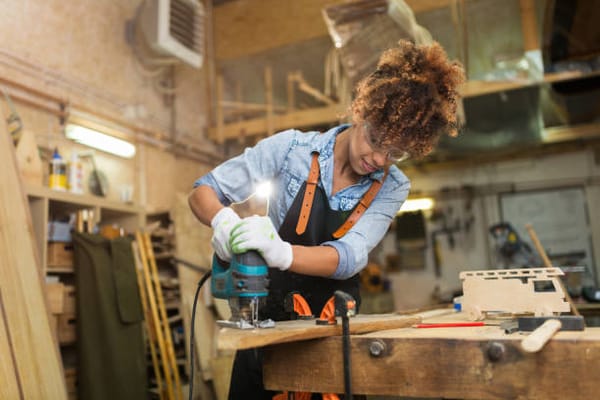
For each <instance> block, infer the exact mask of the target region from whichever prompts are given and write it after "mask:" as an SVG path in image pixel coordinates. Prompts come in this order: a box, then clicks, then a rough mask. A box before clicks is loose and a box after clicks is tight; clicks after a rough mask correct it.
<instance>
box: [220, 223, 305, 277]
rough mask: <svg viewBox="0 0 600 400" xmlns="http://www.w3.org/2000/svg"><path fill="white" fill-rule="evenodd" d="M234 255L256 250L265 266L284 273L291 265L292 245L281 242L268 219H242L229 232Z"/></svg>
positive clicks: (292, 256)
mask: <svg viewBox="0 0 600 400" xmlns="http://www.w3.org/2000/svg"><path fill="white" fill-rule="evenodd" d="M229 245H230V247H231V251H232V252H233V253H235V254H241V253H245V252H247V251H248V250H256V251H258V253H259V254H260V255H261V256H262V257H263V258H264V259H265V261H266V262H267V265H268V266H269V267H272V268H279V269H280V270H282V271H285V270H286V269H288V268H289V267H290V265H292V260H293V258H294V255H293V253H292V245H291V244H289V243H288V242H285V241H283V240H281V238H280V237H279V234H278V233H277V230H276V229H275V227H274V226H273V223H272V222H271V219H269V217H259V216H258V215H254V216H252V217H248V218H244V219H243V220H241V221H240V222H239V223H238V224H237V225H236V226H235V228H233V230H232V231H231V239H230V241H229Z"/></svg>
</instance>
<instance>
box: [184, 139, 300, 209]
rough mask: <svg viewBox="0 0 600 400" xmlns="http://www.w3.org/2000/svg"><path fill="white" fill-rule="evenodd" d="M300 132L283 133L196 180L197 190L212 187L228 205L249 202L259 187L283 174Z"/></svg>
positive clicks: (260, 143) (258, 144)
mask: <svg viewBox="0 0 600 400" xmlns="http://www.w3.org/2000/svg"><path fill="white" fill-rule="evenodd" d="M297 132H298V131H296V130H287V131H283V132H281V133H279V134H277V135H273V136H270V137H268V138H266V139H263V140H261V141H260V142H258V143H257V144H256V146H254V147H248V148H246V149H245V150H244V151H243V152H242V154H240V155H238V156H236V157H233V158H231V159H230V160H227V161H225V162H224V163H222V164H220V165H219V166H217V167H216V168H214V169H213V170H212V171H210V172H209V173H208V174H206V175H204V176H202V177H201V178H199V179H198V180H196V182H194V187H198V186H200V185H208V186H210V187H212V188H213V189H214V190H215V192H216V193H217V196H218V197H219V200H220V201H221V203H223V204H224V205H229V204H231V203H234V202H240V201H243V200H246V199H247V198H248V197H249V196H250V195H251V194H252V193H254V191H255V189H256V188H255V186H256V184H258V183H260V182H263V181H265V180H268V179H271V178H273V177H274V176H275V175H276V174H278V173H279V171H280V170H281V168H282V166H283V163H284V160H285V157H286V156H287V154H288V152H289V150H290V146H291V143H292V142H293V140H294V137H295V135H296V134H297Z"/></svg>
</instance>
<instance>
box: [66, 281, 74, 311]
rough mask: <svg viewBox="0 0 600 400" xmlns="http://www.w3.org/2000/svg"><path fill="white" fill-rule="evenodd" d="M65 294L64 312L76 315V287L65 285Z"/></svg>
mask: <svg viewBox="0 0 600 400" xmlns="http://www.w3.org/2000/svg"><path fill="white" fill-rule="evenodd" d="M63 290H64V293H63V312H64V313H69V314H75V312H76V300H75V286H73V285H64V288H63Z"/></svg>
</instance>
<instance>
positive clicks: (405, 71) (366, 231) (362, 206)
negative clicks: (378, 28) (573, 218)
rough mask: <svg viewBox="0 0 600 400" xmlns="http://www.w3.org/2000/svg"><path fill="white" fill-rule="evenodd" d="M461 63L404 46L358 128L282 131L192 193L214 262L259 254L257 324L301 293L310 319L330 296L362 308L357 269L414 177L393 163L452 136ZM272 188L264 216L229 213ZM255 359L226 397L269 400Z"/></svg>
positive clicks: (365, 98) (238, 368) (431, 49)
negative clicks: (262, 272)
mask: <svg viewBox="0 0 600 400" xmlns="http://www.w3.org/2000/svg"><path fill="white" fill-rule="evenodd" d="M463 81H464V73H463V70H462V67H461V66H460V65H459V64H458V63H456V62H451V61H449V60H448V58H447V56H446V54H445V52H444V50H443V49H442V48H441V46H440V45H439V44H437V43H433V44H431V45H427V46H417V45H415V44H413V43H411V42H408V41H401V42H400V43H399V46H398V47H396V48H393V49H390V50H387V51H386V52H385V53H383V54H382V56H381V58H380V60H379V62H378V65H377V69H376V70H375V71H374V72H373V73H372V74H370V75H369V76H367V77H366V78H364V79H363V80H362V81H361V82H360V83H359V84H358V85H357V88H356V96H355V99H354V101H353V102H352V105H351V121H352V124H351V125H340V126H337V127H334V128H332V129H330V130H329V131H327V132H325V133H319V132H306V133H303V132H300V131H297V130H287V131H284V132H281V133H278V134H276V135H273V136H271V137H269V138H266V139H264V140H262V141H260V142H259V143H258V144H257V145H256V146H254V147H253V148H248V149H246V150H245V151H244V152H243V153H242V154H241V155H239V156H237V157H235V158H233V159H230V160H228V161H226V162H224V163H223V164H221V165H219V166H218V167H216V168H215V169H214V170H213V171H211V172H210V173H209V174H207V175H205V176H203V177H202V178H200V179H198V180H197V181H196V183H195V189H194V191H193V192H192V193H191V195H190V197H189V203H190V207H191V209H192V211H193V212H194V214H195V215H196V216H197V217H198V219H199V220H200V221H201V222H203V223H205V224H207V225H209V224H210V226H211V227H212V228H213V229H214V234H213V238H212V244H213V247H214V249H215V252H216V253H217V255H218V256H219V257H220V258H221V259H223V260H226V261H228V260H230V259H231V255H232V253H243V252H245V251H247V250H257V251H258V252H259V253H260V254H261V255H262V256H263V258H264V259H265V260H266V262H267V264H268V265H269V267H271V268H270V269H269V270H270V271H269V279H270V285H269V297H268V299H267V306H266V307H265V308H263V315H261V318H263V319H264V318H273V319H275V320H282V319H285V318H286V315H285V313H284V310H283V299H284V297H285V296H286V295H287V294H288V293H290V292H292V291H297V292H300V294H302V296H303V297H304V298H305V299H306V300H307V302H308V304H309V305H310V307H311V310H312V311H313V313H314V314H319V313H320V312H321V309H322V307H323V306H324V304H325V302H326V301H327V299H328V298H329V297H331V296H332V294H333V292H334V291H335V290H343V291H345V292H347V293H349V294H350V295H352V296H353V297H354V298H355V299H356V301H357V304H359V303H360V294H359V290H358V273H359V272H360V271H361V270H362V269H363V268H364V267H365V266H366V265H367V259H368V254H369V252H370V251H371V250H372V249H373V248H374V247H375V246H376V245H377V244H378V243H379V241H380V240H381V239H382V238H383V236H384V234H385V233H386V231H387V230H388V228H389V225H390V223H391V222H392V219H393V218H394V216H395V215H396V213H397V212H398V210H399V209H400V206H401V205H402V203H403V202H404V200H405V199H406V197H407V195H408V191H409V188H410V183H409V180H408V179H407V178H406V176H405V175H404V174H403V173H402V172H401V171H400V170H399V169H398V168H397V167H396V165H394V163H395V162H396V161H398V159H400V158H403V157H406V156H410V157H422V156H424V155H426V154H428V153H429V152H431V151H432V150H433V148H434V146H435V144H436V143H437V141H438V139H439V138H440V136H441V135H443V134H448V135H450V136H455V135H456V134H457V116H456V110H457V101H458V91H457V89H458V85H459V84H460V83H462V82H463ZM263 181H270V182H271V184H272V187H273V193H274V194H275V195H274V198H273V199H271V201H270V208H269V210H268V216H253V217H248V218H245V219H240V218H239V216H237V214H236V213H235V212H234V211H233V210H232V209H231V208H229V207H227V206H228V205H229V204H231V203H232V202H238V201H242V200H244V199H246V198H247V197H249V196H250V195H251V194H252V192H253V190H254V187H255V185H256V184H258V183H261V182H263ZM271 396H272V393H267V392H266V391H264V389H263V387H262V366H261V363H260V353H259V352H258V351H255V350H250V351H246V352H238V354H237V356H236V361H235V363H234V370H233V376H232V381H231V387H230V395H229V398H230V399H237V398H252V399H255V398H256V399H259V398H266V399H270V398H271Z"/></svg>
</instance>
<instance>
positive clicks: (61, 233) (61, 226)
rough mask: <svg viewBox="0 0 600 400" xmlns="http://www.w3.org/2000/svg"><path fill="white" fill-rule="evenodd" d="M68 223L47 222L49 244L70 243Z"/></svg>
mask: <svg viewBox="0 0 600 400" xmlns="http://www.w3.org/2000/svg"><path fill="white" fill-rule="evenodd" d="M72 228H73V227H72V226H71V224H69V223H68V222H58V221H50V222H48V240H49V241H51V242H69V243H70V242H71V229H72Z"/></svg>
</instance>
